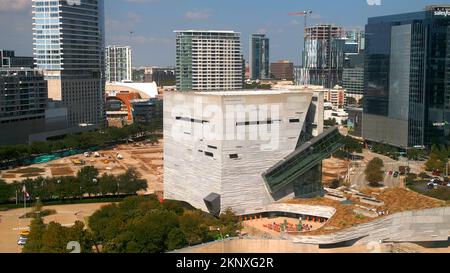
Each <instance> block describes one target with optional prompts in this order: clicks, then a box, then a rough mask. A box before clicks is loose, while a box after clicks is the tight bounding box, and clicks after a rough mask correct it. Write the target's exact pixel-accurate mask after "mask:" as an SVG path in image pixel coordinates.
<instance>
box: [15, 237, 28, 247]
mask: <svg viewBox="0 0 450 273" xmlns="http://www.w3.org/2000/svg"><path fill="white" fill-rule="evenodd" d="M27 241H28V238H27V237H20V238H19V241H17V244H18V245H19V246H24V245H26V244H27Z"/></svg>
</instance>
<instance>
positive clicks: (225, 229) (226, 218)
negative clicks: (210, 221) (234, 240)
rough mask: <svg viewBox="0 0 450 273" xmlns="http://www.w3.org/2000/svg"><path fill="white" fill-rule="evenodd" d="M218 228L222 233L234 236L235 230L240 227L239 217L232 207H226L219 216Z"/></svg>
mask: <svg viewBox="0 0 450 273" xmlns="http://www.w3.org/2000/svg"><path fill="white" fill-rule="evenodd" d="M219 220H220V226H221V227H220V229H221V231H222V233H223V234H224V235H228V236H231V237H233V236H236V231H237V230H240V229H241V226H240V225H239V219H238V217H237V216H236V214H235V213H234V212H233V210H232V209H227V210H226V211H225V212H224V213H222V214H221V215H220V217H219Z"/></svg>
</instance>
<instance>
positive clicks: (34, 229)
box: [23, 217, 46, 253]
mask: <svg viewBox="0 0 450 273" xmlns="http://www.w3.org/2000/svg"><path fill="white" fill-rule="evenodd" d="M45 230H46V226H45V224H44V221H43V220H42V218H41V217H36V218H34V219H33V220H32V221H31V225H30V235H29V236H28V240H27V244H26V245H25V246H24V248H23V252H24V253H40V252H41V249H42V247H43V245H44V242H43V236H44V233H45Z"/></svg>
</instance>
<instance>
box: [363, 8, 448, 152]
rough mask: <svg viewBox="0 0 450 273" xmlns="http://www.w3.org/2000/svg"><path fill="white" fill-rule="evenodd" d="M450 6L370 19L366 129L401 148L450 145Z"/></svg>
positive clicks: (366, 134)
mask: <svg viewBox="0 0 450 273" xmlns="http://www.w3.org/2000/svg"><path fill="white" fill-rule="evenodd" d="M449 12H450V5H444V6H429V7H427V8H426V9H425V10H424V11H421V12H415V13H407V14H398V15H391V16H383V17H375V18H369V21H368V24H367V25H366V53H365V80H364V81H365V83H364V89H365V90H364V115H363V119H364V122H363V124H364V127H363V136H364V138H366V139H367V140H370V141H375V142H381V143H387V144H391V145H394V146H398V147H404V148H406V147H414V146H427V147H429V146H430V145H432V144H434V143H439V144H445V143H449V137H450V123H449V122H450V69H449V67H450V39H449V38H450V31H449V30H450V16H447V15H448V13H449Z"/></svg>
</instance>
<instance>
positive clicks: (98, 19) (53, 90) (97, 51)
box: [33, 0, 105, 127]
mask: <svg viewBox="0 0 450 273" xmlns="http://www.w3.org/2000/svg"><path fill="white" fill-rule="evenodd" d="M33 20H34V22H33V42H34V43H33V49H34V57H35V64H36V66H37V67H38V68H39V69H43V70H44V75H45V78H46V80H48V88H49V92H48V93H49V98H50V99H53V100H55V101H61V102H62V103H63V104H64V105H66V106H67V108H68V118H69V126H70V127H77V126H80V125H81V126H85V125H97V124H103V122H104V114H103V103H104V99H103V98H104V86H105V61H104V58H105V56H104V54H105V53H104V49H105V46H104V3H103V0H77V1H66V0H33Z"/></svg>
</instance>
